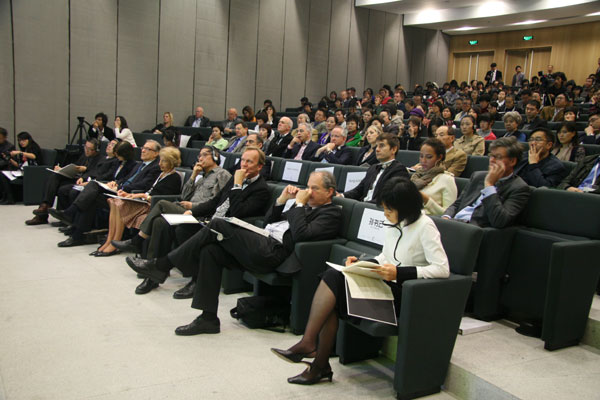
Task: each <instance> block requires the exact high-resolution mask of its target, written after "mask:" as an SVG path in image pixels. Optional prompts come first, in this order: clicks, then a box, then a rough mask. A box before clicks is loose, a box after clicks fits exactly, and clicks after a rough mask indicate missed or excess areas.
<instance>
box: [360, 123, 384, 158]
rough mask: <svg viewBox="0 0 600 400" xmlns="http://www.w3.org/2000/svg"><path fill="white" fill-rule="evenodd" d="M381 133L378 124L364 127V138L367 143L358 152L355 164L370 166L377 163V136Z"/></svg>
mask: <svg viewBox="0 0 600 400" xmlns="http://www.w3.org/2000/svg"><path fill="white" fill-rule="evenodd" d="M382 133H383V131H382V130H381V127H378V126H370V127H368V128H367V129H366V132H365V137H364V139H366V142H367V143H366V144H365V145H364V146H363V147H362V148H361V149H360V151H359V152H358V157H357V159H356V162H355V163H354V164H355V165H360V166H362V167H370V166H371V165H374V164H377V162H378V161H377V154H376V153H377V152H376V149H377V138H378V137H379V135H381V134H382Z"/></svg>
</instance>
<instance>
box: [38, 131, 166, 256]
mask: <svg viewBox="0 0 600 400" xmlns="http://www.w3.org/2000/svg"><path fill="white" fill-rule="evenodd" d="M160 149H161V146H160V144H159V143H158V142H157V141H156V140H147V141H146V143H144V146H143V147H142V154H141V159H142V162H141V163H138V164H137V165H136V167H134V168H133V169H132V170H131V173H130V174H129V175H128V177H127V178H126V180H125V181H124V182H123V184H122V185H121V186H120V187H118V186H117V184H116V182H109V183H108V184H107V186H109V187H111V189H113V190H117V189H118V190H123V191H125V192H127V193H132V192H133V191H141V192H147V191H148V190H149V189H150V188H151V187H152V185H153V184H154V182H155V181H156V179H157V178H158V176H159V175H160V167H159V164H158V152H159V151H160ZM104 193H105V192H104V191H103V190H101V189H100V187H99V186H98V185H97V184H94V185H86V187H85V188H84V189H83V191H82V192H81V194H80V195H79V196H77V199H76V200H75V201H74V202H73V204H71V205H70V206H69V207H68V208H67V209H65V210H64V211H61V210H55V209H53V208H50V209H49V210H48V212H49V213H50V215H52V216H53V217H54V218H56V219H58V220H59V221H61V222H64V223H66V224H68V225H72V226H73V230H72V232H71V235H70V237H69V238H68V239H67V240H65V241H62V242H60V243H58V247H72V246H80V245H82V244H85V242H84V233H85V232H88V231H90V230H91V229H92V227H93V225H94V220H95V218H96V210H97V209H98V208H108V203H107V202H106V196H105V195H104Z"/></svg>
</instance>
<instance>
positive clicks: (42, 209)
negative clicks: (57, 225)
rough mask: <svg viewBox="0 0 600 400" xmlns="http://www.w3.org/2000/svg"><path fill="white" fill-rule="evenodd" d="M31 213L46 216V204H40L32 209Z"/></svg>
mask: <svg viewBox="0 0 600 400" xmlns="http://www.w3.org/2000/svg"><path fill="white" fill-rule="evenodd" d="M33 215H40V216H44V215H46V216H47V215H48V204H46V203H42V204H40V206H39V207H38V208H36V209H35V210H33ZM46 218H47V217H46Z"/></svg>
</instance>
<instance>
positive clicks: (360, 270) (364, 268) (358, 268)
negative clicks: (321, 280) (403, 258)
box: [326, 261, 381, 279]
mask: <svg viewBox="0 0 600 400" xmlns="http://www.w3.org/2000/svg"><path fill="white" fill-rule="evenodd" d="M326 264H327V265H329V266H330V267H331V268H333V269H337V270H338V271H340V272H351V273H353V274H357V275H362V276H366V277H369V278H374V279H381V276H380V275H379V274H378V273H377V272H375V271H373V269H374V268H375V267H379V264H376V263H374V262H370V261H357V262H355V263H354V264H352V265H348V266H344V265H339V264H334V263H331V262H329V261H327V262H326Z"/></svg>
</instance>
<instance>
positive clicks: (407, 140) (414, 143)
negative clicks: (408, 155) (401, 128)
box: [400, 133, 425, 151]
mask: <svg viewBox="0 0 600 400" xmlns="http://www.w3.org/2000/svg"><path fill="white" fill-rule="evenodd" d="M424 141H425V138H423V137H422V136H415V137H410V135H409V134H408V133H406V134H404V135H402V136H400V150H414V151H419V150H421V145H422V144H423V142H424Z"/></svg>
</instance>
